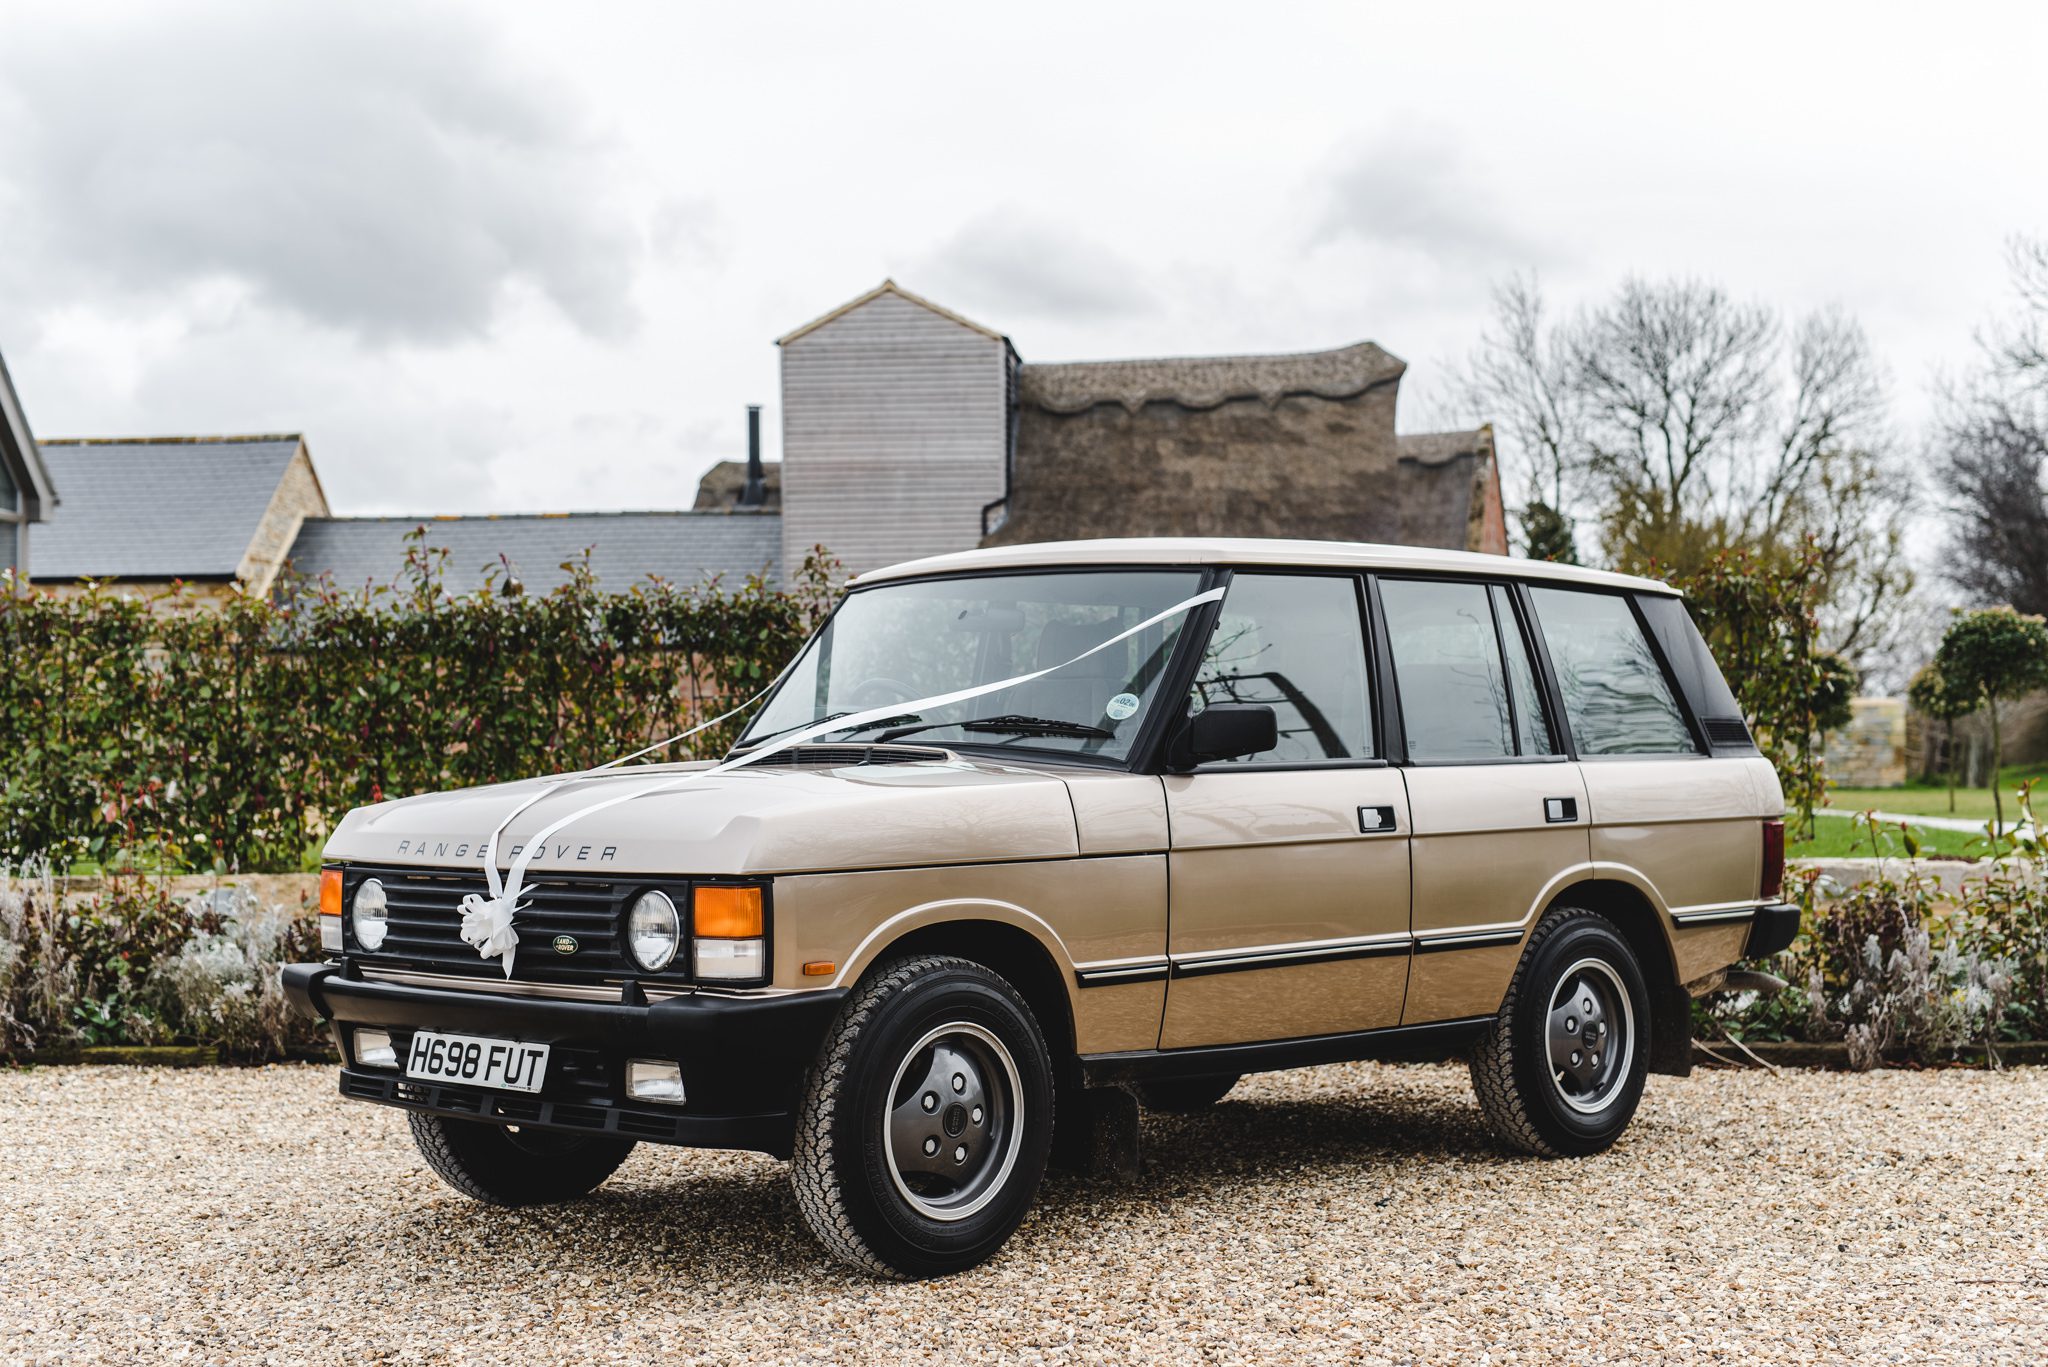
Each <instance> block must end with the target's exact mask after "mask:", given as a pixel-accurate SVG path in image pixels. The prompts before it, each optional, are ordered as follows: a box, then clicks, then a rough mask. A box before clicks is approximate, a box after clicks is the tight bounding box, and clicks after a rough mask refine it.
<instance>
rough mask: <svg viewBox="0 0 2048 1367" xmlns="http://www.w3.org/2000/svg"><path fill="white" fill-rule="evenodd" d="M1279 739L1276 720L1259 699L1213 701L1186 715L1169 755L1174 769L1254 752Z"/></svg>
mask: <svg viewBox="0 0 2048 1367" xmlns="http://www.w3.org/2000/svg"><path fill="white" fill-rule="evenodd" d="M1279 743H1280V720H1279V718H1278V717H1276V716H1275V715H1274V714H1273V709H1272V708H1270V707H1266V706H1264V705H1262V704H1259V703H1216V704H1214V705H1212V706H1209V707H1206V708H1204V709H1203V710H1201V711H1200V712H1197V713H1196V714H1195V715H1194V716H1192V717H1190V718H1188V723H1187V725H1186V726H1184V727H1182V728H1181V733H1180V735H1179V736H1178V737H1177V738H1176V739H1175V741H1174V744H1173V749H1172V755H1171V763H1172V767H1173V768H1175V769H1177V770H1187V769H1192V768H1194V767H1195V766H1196V765H1197V764H1207V763H1210V762H1212V761H1215V760H1224V759H1239V758H1242V757H1243V756H1245V755H1258V754H1263V753H1265V752H1266V751H1268V750H1271V749H1272V748H1273V747H1274V746H1276V745H1278V744H1279Z"/></svg>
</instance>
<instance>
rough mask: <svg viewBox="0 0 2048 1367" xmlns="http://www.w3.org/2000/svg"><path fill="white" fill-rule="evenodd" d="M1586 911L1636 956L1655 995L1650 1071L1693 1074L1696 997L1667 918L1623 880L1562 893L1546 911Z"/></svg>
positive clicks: (1582, 884)
mask: <svg viewBox="0 0 2048 1367" xmlns="http://www.w3.org/2000/svg"><path fill="white" fill-rule="evenodd" d="M1557 907H1583V908H1585V909H1586V910H1587V911H1592V912H1597V913H1599V914H1600V915H1601V916H1603V917H1605V918H1606V919H1607V920H1608V921H1609V922H1611V923H1612V924H1613V926H1614V928H1615V929H1616V930H1617V931H1619V932H1620V934H1621V937H1622V939H1624V940H1626V941H1627V942H1628V947H1629V948H1630V949H1631V950H1632V951H1634V953H1635V956H1636V962H1637V964H1638V965H1640V966H1641V968H1642V970H1643V981H1644V984H1645V985H1646V986H1647V987H1648V989H1649V993H1650V1055H1649V1061H1650V1071H1651V1072H1653V1073H1664V1074H1667V1075H1671V1076H1677V1077H1684V1076H1686V1075H1687V1074H1688V1073H1690V1072H1691V1071H1692V997H1691V996H1690V995H1689V994H1688V993H1687V992H1686V990H1685V986H1684V984H1682V983H1680V982H1679V980H1678V959H1677V956H1676V955H1675V953H1674V952H1673V950H1672V945H1671V936H1670V933H1669V931H1668V930H1667V928H1666V926H1667V918H1666V916H1665V915H1664V913H1663V911H1662V910H1661V909H1660V908H1659V907H1658V906H1657V904H1656V903H1655V902H1654V901H1653V900H1652V899H1651V896H1650V894H1649V893H1648V892H1647V891H1645V890H1644V889H1642V888H1640V887H1637V886H1636V885H1635V884H1633V883H1630V882H1625V881H1623V880H1621V879H1618V878H1585V879H1581V880H1579V881H1578V882H1576V883H1573V884H1571V885H1570V886H1568V887H1565V888H1561V889H1559V891H1558V892H1557V894H1556V895H1555V896H1554V897H1552V898H1551V900H1550V904H1549V906H1548V907H1546V908H1545V911H1546V912H1548V911H1549V910H1552V909H1554V908H1557Z"/></svg>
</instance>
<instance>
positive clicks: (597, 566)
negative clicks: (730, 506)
mask: <svg viewBox="0 0 2048 1367" xmlns="http://www.w3.org/2000/svg"><path fill="white" fill-rule="evenodd" d="M422 526H424V527H425V528H426V529H427V535H426V544H427V545H428V546H430V547H441V548H445V549H446V550H447V551H448V552H449V555H448V559H447V561H446V564H445V569H444V572H443V575H442V583H443V584H444V585H445V586H446V587H447V588H448V590H449V591H450V592H452V593H466V592H469V591H470V590H473V589H476V588H479V587H481V586H482V585H483V583H484V572H485V570H486V569H487V568H491V567H495V566H497V565H498V557H499V555H500V554H503V555H505V556H507V557H508V558H510V560H511V561H512V564H513V567H514V572H515V574H516V575H517V577H518V579H519V581H520V583H521V584H523V585H525V587H526V591H527V592H528V593H546V592H548V591H549V590H551V589H553V588H556V587H557V586H559V585H561V584H564V583H567V582H568V579H569V576H568V574H567V572H565V571H564V570H563V569H562V568H561V566H562V564H563V563H564V562H565V561H569V560H573V559H575V558H577V557H579V556H580V555H581V554H582V553H583V548H584V547H586V546H588V547H590V548H591V551H590V566H591V569H592V570H593V571H594V572H595V573H596V575H597V577H598V582H599V584H600V585H602V586H603V587H605V588H607V589H611V590H613V591H615V592H623V591H625V590H627V589H629V588H631V587H633V585H635V584H636V583H639V582H641V581H643V580H645V579H647V578H648V577H650V576H655V577H659V578H661V579H665V580H667V581H669V582H670V583H673V584H677V585H680V586H682V587H686V588H687V587H694V586H696V585H699V584H702V583H703V582H704V581H706V580H707V579H712V578H722V579H723V580H724V582H725V584H726V586H727V587H728V588H737V587H739V585H740V584H741V582H742V581H744V580H745V579H746V577H747V576H748V575H750V574H764V575H766V576H767V577H768V579H769V580H770V582H774V581H775V580H776V579H777V577H778V573H777V571H778V566H779V563H780V561H781V557H782V519H781V518H780V517H778V516H777V515H776V514H774V513H763V512H733V511H728V512H694V511H693V512H650V513H532V514H504V515H497V516H490V515H482V516H476V517H314V518H307V519H306V521H305V524H304V525H303V526H302V527H301V528H300V529H299V539H298V541H297V542H296V543H295V544H294V545H293V546H292V551H291V564H292V568H293V569H294V570H295V571H297V572H298V573H299V574H301V575H304V576H306V577H308V578H319V577H320V576H322V575H328V576H332V578H333V581H334V583H335V586H336V587H338V588H342V589H351V590H353V589H360V588H363V587H364V586H366V585H371V584H389V583H391V582H392V581H393V580H394V579H396V578H398V576H399V572H400V571H401V570H402V569H403V568H404V567H405V552H406V541H405V537H406V534H407V533H408V532H411V531H412V530H413V529H414V528H417V527H422ZM501 579H502V575H501Z"/></svg>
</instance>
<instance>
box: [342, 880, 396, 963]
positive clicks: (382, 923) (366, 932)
mask: <svg viewBox="0 0 2048 1367" xmlns="http://www.w3.org/2000/svg"><path fill="white" fill-rule="evenodd" d="M348 919H349V924H350V925H352V926H353V927H354V928H355V932H356V944H357V945H359V946H361V947H362V948H363V949H364V950H365V951H366V952H368V953H371V954H374V953H376V952H377V950H378V949H379V948H381V947H382V946H383V944H384V932H385V931H387V930H389V929H390V928H391V922H390V911H389V909H388V907H387V906H386V903H385V898H384V885H383V884H382V883H380V882H378V881H377V880H376V879H374V878H365V879H364V880H363V882H362V886H361V887H358V888H357V889H356V896H355V901H354V902H352V903H351V904H350V909H349V918H348Z"/></svg>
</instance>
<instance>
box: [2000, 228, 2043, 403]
mask: <svg viewBox="0 0 2048 1367" xmlns="http://www.w3.org/2000/svg"><path fill="white" fill-rule="evenodd" d="M2006 267H2007V269H2008V270H2009V271H2010V273H2011V275H2012V287H2013V294H2014V295H2015V296H2016V297H2017V302H2018V308H2017V309H2015V310H2014V313H2013V316H2012V317H2011V318H2010V319H2008V320H2007V321H2006V322H2005V323H2004V324H2003V325H2002V326H2000V327H1999V328H1998V329H1996V330H1995V331H1994V332H1993V333H1992V335H1991V336H1990V337H1989V338H1988V339H1986V348H1987V349H1988V350H1989V351H1990V352H1991V354H1992V358H1993V360H1994V362H1995V363H1996V365H1997V367H1998V369H1999V370H2001V371H2003V372H2004V374H2005V375H2006V376H2007V377H2009V378H2018V379H2020V380H2022V381H2025V382H2031V383H2032V384H2034V385H2036V386H2040V387H2043V388H2048V238H2040V237H2016V238H2014V239H2013V240H2012V241H2011V242H2009V243H2008V244H2006Z"/></svg>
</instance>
